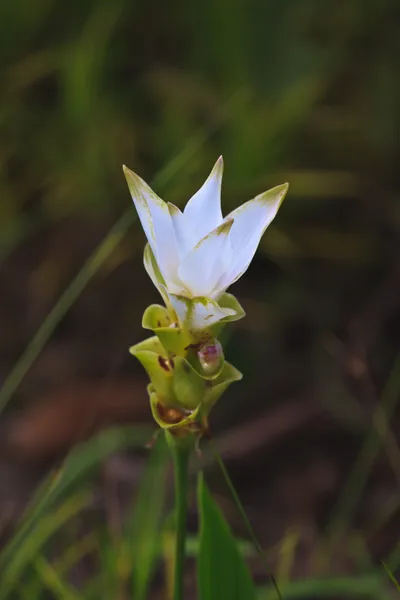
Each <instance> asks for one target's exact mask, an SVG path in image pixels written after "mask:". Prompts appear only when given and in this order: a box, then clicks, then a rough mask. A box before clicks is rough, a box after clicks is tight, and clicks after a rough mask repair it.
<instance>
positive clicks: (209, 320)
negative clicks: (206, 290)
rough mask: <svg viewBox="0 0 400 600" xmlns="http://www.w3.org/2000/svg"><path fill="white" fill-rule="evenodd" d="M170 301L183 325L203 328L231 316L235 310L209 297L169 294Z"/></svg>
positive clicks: (191, 327)
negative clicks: (191, 297) (186, 296)
mask: <svg viewBox="0 0 400 600" xmlns="http://www.w3.org/2000/svg"><path fill="white" fill-rule="evenodd" d="M169 299H170V302H171V304H172V306H173V308H174V310H175V312H176V314H177V317H178V319H179V322H180V324H181V326H182V327H189V328H190V329H195V330H201V329H207V328H208V327H211V325H213V324H214V323H217V322H218V321H221V319H224V318H225V317H231V316H233V315H234V314H236V313H235V311H234V310H233V309H231V308H222V307H221V306H219V305H218V304H217V303H216V302H214V301H213V300H210V299H209V298H193V299H191V300H190V299H188V298H184V297H181V296H177V295H175V294H170V295H169Z"/></svg>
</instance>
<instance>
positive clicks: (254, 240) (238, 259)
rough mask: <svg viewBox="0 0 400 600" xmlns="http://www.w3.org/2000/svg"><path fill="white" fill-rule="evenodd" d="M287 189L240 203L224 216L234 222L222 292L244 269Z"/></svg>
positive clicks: (279, 187) (285, 184) (221, 282)
mask: <svg viewBox="0 0 400 600" xmlns="http://www.w3.org/2000/svg"><path fill="white" fill-rule="evenodd" d="M288 187H289V184H287V183H284V184H283V185H278V186H277V187H274V188H273V189H271V190H268V191H267V192H264V193H263V194H260V195H259V196H256V197H255V198H253V199H252V200H249V201H248V202H246V203H245V204H242V206H239V208H237V209H236V210H234V211H232V212H231V213H230V214H229V215H228V216H227V217H226V219H234V222H233V226H232V229H231V231H230V234H229V240H230V243H231V248H232V262H231V264H230V267H229V268H228V269H227V270H226V272H225V273H224V275H223V277H222V279H221V281H220V282H219V287H220V288H221V289H227V288H228V287H229V286H230V285H231V284H232V283H234V282H235V281H236V280H237V279H239V277H241V276H242V275H243V273H244V272H245V271H246V270H247V268H248V266H249V264H250V262H251V260H252V258H253V256H254V254H255V252H256V250H257V247H258V244H259V243H260V240H261V237H262V235H263V233H264V231H265V230H266V228H267V227H268V225H269V224H270V223H271V221H272V220H273V218H274V217H275V215H276V213H277V212H278V209H279V207H280V205H281V204H282V202H283V199H284V198H285V196H286V193H287V190H288Z"/></svg>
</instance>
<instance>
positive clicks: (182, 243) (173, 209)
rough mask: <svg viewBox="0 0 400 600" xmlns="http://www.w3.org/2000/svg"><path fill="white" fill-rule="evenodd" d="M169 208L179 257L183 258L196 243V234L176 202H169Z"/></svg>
mask: <svg viewBox="0 0 400 600" xmlns="http://www.w3.org/2000/svg"><path fill="white" fill-rule="evenodd" d="M168 210H169V214H170V215H171V219H172V225H173V228H174V232H175V239H176V243H177V246H178V254H179V258H180V260H182V259H184V258H185V256H186V255H187V254H188V253H189V252H190V250H191V249H192V248H193V246H194V245H195V234H194V233H193V232H192V229H191V226H190V223H187V222H186V220H185V216H184V215H183V213H182V212H181V211H180V209H179V208H178V207H177V206H175V204H172V203H171V202H168Z"/></svg>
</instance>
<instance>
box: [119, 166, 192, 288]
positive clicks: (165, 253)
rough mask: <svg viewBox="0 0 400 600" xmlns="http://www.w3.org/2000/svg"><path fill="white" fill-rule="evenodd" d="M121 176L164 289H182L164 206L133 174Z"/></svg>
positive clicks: (169, 222)
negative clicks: (164, 284)
mask: <svg viewBox="0 0 400 600" xmlns="http://www.w3.org/2000/svg"><path fill="white" fill-rule="evenodd" d="M124 172H125V176H126V178H127V181H128V186H129V190H130V192H131V195H132V198H133V201H134V203H135V206H136V209H137V211H138V215H139V218H140V221H141V223H142V226H143V229H144V231H145V233H146V236H147V239H148V241H149V244H150V247H151V249H152V251H153V254H154V257H155V259H156V261H157V264H158V266H159V269H160V271H161V274H162V276H163V277H164V279H165V281H166V284H167V287H168V289H170V286H172V287H173V288H174V290H177V289H182V284H181V282H180V281H179V278H178V265H179V256H178V249H177V243H176V239H175V231H174V227H173V225H172V220H171V215H170V213H169V210H168V206H167V204H166V203H165V202H164V201H163V200H161V198H159V197H158V196H157V194H156V193H155V192H153V190H152V189H151V188H150V187H149V186H148V185H147V183H145V181H143V179H141V178H140V177H139V176H138V175H136V173H134V172H133V171H130V170H129V169H127V168H126V167H125V168H124ZM149 215H150V218H149Z"/></svg>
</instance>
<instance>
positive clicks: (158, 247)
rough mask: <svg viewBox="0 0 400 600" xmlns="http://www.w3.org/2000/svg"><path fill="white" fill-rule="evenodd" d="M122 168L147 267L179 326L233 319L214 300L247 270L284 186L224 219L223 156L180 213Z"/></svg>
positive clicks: (200, 325) (201, 326)
mask: <svg viewBox="0 0 400 600" xmlns="http://www.w3.org/2000/svg"><path fill="white" fill-rule="evenodd" d="M123 169H124V173H125V177H126V179H127V182H128V187H129V190H130V193H131V195H132V198H133V201H134V203H135V206H136V210H137V212H138V215H139V218H140V221H141V223H142V226H143V229H144V232H145V234H146V237H147V240H148V242H149V245H150V248H151V252H150V250H149V249H148V247H147V248H146V250H145V255H144V264H145V268H146V270H147V272H148V274H149V275H150V277H151V279H152V281H153V283H154V284H155V285H156V287H157V288H158V289H159V291H160V292H161V294H162V296H163V298H164V299H165V301H166V302H167V303H170V304H171V305H172V306H173V308H174V310H175V312H176V314H177V316H178V318H179V320H180V322H181V324H184V323H185V322H186V323H187V322H188V320H190V324H189V325H190V327H191V328H193V329H204V328H205V327H208V326H210V325H212V324H213V323H216V322H217V321H220V320H221V319H225V318H227V317H229V318H230V319H231V318H234V315H235V311H234V310H233V309H232V308H227V307H223V306H220V305H219V304H218V300H219V299H220V298H221V296H222V294H223V293H224V292H225V290H227V288H228V287H229V286H230V285H231V284H232V283H234V282H235V281H237V280H238V279H239V277H241V276H242V275H243V273H244V272H245V271H246V270H247V268H248V266H249V264H250V262H251V260H252V258H253V256H254V254H255V252H256V250H257V247H258V244H259V242H260V239H261V236H262V235H263V233H264V231H265V229H266V228H267V227H268V225H269V224H270V223H271V221H272V219H273V218H274V217H275V215H276V213H277V211H278V209H279V207H280V205H281V203H282V201H283V199H284V197H285V195H286V192H287V190H288V184H287V183H285V184H283V185H279V186H277V187H275V188H273V189H271V190H269V191H267V192H264V193H263V194H260V195H259V196H256V197H255V198H253V199H252V200H249V201H248V202H246V203H245V204H243V205H242V206H239V207H238V208H236V209H235V210H234V211H232V212H231V213H230V214H229V215H228V216H226V217H225V218H224V217H223V216H222V212H221V180H222V172H223V160H222V157H220V158H219V159H218V160H217V162H216V164H215V166H214V168H213V170H212V171H211V173H210V175H209V177H208V179H207V181H206V182H205V183H204V184H203V186H202V187H201V188H200V189H199V191H198V192H197V193H196V194H195V195H194V196H192V198H191V199H190V200H189V202H188V203H187V205H186V207H185V209H184V211H183V212H181V210H180V209H179V208H178V207H177V206H174V205H173V204H171V203H168V204H167V203H165V202H164V201H163V200H161V199H160V198H159V197H158V196H157V195H156V194H155V193H154V192H153V190H152V189H151V188H150V187H149V186H148V185H147V184H146V183H145V182H144V181H143V179H141V178H140V177H139V176H138V175H136V174H135V173H133V172H132V171H130V170H129V169H128V168H127V167H125V166H124V167H123ZM152 255H153V256H152ZM153 257H154V259H153ZM154 261H155V262H154ZM160 275H161V277H160Z"/></svg>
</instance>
